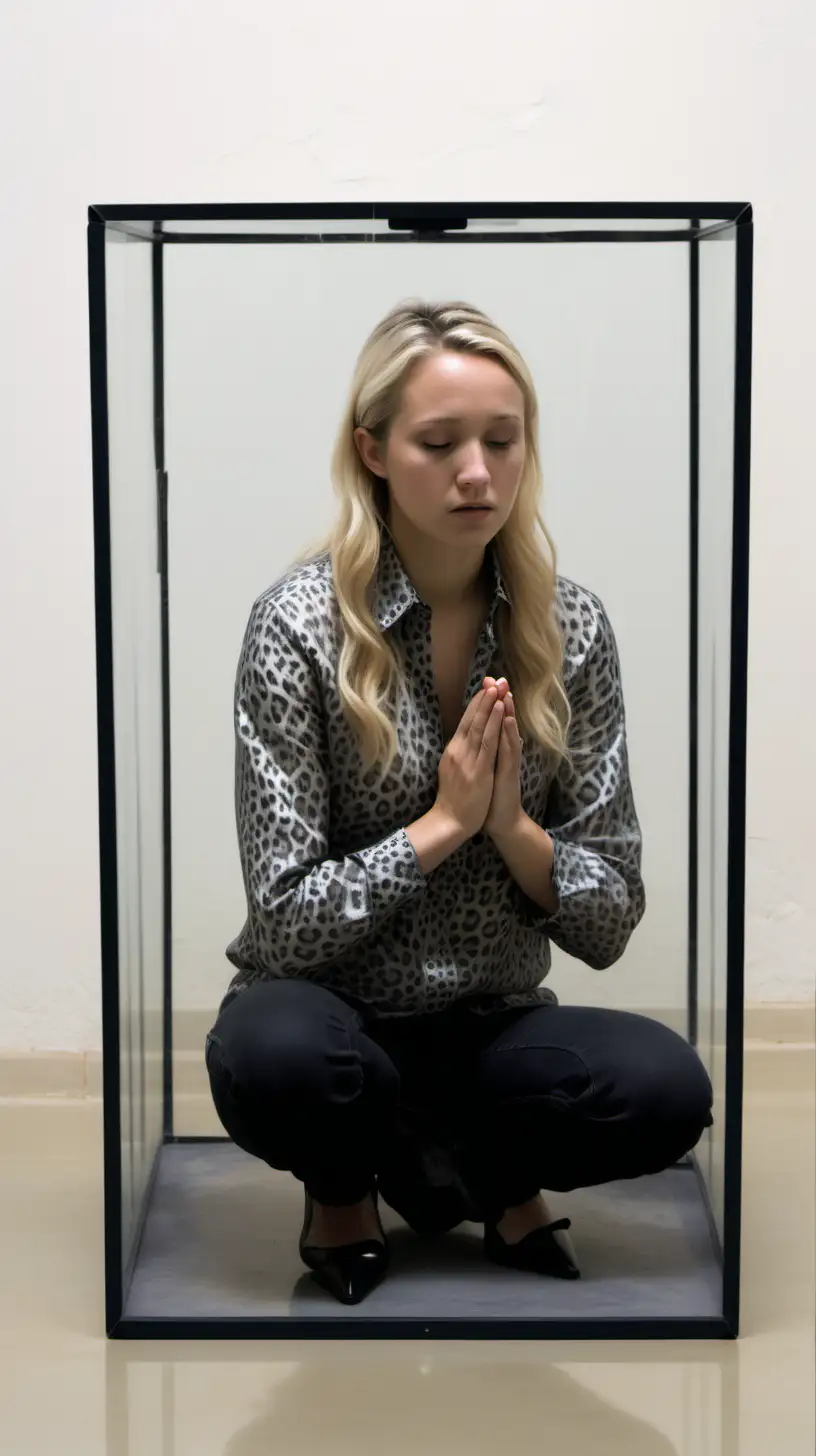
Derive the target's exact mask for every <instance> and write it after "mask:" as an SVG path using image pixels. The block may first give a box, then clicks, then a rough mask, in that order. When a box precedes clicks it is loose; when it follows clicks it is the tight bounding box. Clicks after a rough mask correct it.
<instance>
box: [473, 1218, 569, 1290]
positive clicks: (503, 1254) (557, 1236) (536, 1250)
mask: <svg viewBox="0 0 816 1456" xmlns="http://www.w3.org/2000/svg"><path fill="white" fill-rule="evenodd" d="M571 1223H572V1219H570V1218H557V1219H555V1221H554V1222H553V1223H548V1224H545V1225H544V1227H543V1228H537V1229H533V1230H532V1233H529V1234H525V1236H524V1238H523V1239H519V1241H518V1243H517V1244H508V1243H505V1241H504V1239H503V1238H502V1236H501V1234H500V1233H499V1231H498V1229H497V1227H496V1225H495V1224H488V1223H486V1224H485V1237H484V1256H485V1258H486V1259H489V1260H490V1262H491V1264H503V1265H504V1266H505V1268H508V1269H527V1270H529V1272H530V1273H531V1274H551V1275H552V1276H553V1277H554V1278H555V1279H580V1277H581V1271H580V1269H579V1268H578V1264H577V1262H576V1258H575V1250H574V1248H573V1247H572V1239H571V1238H570V1236H569V1234H567V1233H566V1232H564V1230H566V1229H568V1228H569V1227H570V1225H571Z"/></svg>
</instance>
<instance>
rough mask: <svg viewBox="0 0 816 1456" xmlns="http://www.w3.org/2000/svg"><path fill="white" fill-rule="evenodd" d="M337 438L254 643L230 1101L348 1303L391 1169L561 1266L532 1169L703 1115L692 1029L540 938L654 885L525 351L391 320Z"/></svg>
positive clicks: (619, 944)
mask: <svg viewBox="0 0 816 1456" xmlns="http://www.w3.org/2000/svg"><path fill="white" fill-rule="evenodd" d="M332 463H333V471H332V477H333V484H334V488H335V491H336V492H337V495H338V497H339V510H338V512H337V518H336V520H335V523H334V525H333V527H332V529H331V532H330V534H329V536H328V537H327V538H325V539H324V540H323V541H322V542H320V543H319V544H318V545H316V546H314V547H313V548H312V550H310V551H307V552H305V553H304V554H303V555H302V556H301V557H299V558H298V559H297V561H296V562H295V564H294V565H293V566H292V567H291V568H290V569H289V570H288V571H287V572H286V574H285V575H284V576H283V577H281V578H280V579H279V580H278V581H277V582H275V583H274V585H272V586H271V587H269V589H268V590H267V591H265V592H264V593H263V594H262V595H261V596H260V597H259V598H258V599H257V601H256V602H255V603H254V605H253V608H252V611H251V614H250V618H249V622H248V625H247V628H246V633H245V637H244V642H243V647H242V651H241V656H240V661H239V665H238V672H237V679H236V684H235V735H236V779H235V802H236V814H237V826H238V841H239V848H240V855H241V866H242V872H243V878H244V885H245V890H246V897H247V919H246V923H245V925H244V927H243V929H242V931H241V933H240V934H239V935H238V936H237V937H236V939H235V940H233V941H232V942H231V944H230V945H229V947H228V948H227V952H226V954H227V957H228V959H229V961H230V962H231V964H232V965H234V966H235V967H236V968H237V972H236V974H235V976H234V977H233V979H232V981H231V982H230V985H229V987H228V989H227V993H226V995H225V996H224V999H223V1000H222V1002H221V1005H220V1007H219V1010H218V1015H217V1019H216V1021H215V1024H214V1026H213V1027H212V1030H211V1031H210V1033H209V1034H208V1036H207V1043H206V1052H205V1056H206V1062H207V1068H208V1072H209V1077H210V1085H211V1088H212V1095H213V1100H214V1103H215V1106H216V1109H217V1112H218V1115H219V1118H220V1120H221V1122H222V1124H223V1126H224V1127H225V1129H226V1131H227V1132H228V1134H229V1135H230V1137H231V1138H232V1139H233V1140H234V1141H235V1142H236V1143H237V1144H238V1145H239V1146H240V1147H242V1148H244V1149H245V1150H246V1151H248V1152H249V1153H251V1154H253V1155H255V1156H257V1157H258V1158H261V1159H263V1160H264V1161H266V1162H267V1163H268V1164H269V1165H270V1166H271V1167H273V1168H276V1169H282V1170H287V1171H290V1172H291V1173H293V1174H294V1176H295V1177H296V1178H297V1179H299V1180H300V1181H301V1182H302V1183H303V1184H304V1190H305V1216H304V1224H303V1231H302V1234H301V1238H300V1255H301V1257H302V1259H303V1262H304V1263H305V1264H306V1265H307V1267H309V1268H310V1269H311V1270H313V1272H314V1275H315V1277H316V1279H317V1280H318V1282H319V1283H320V1284H321V1285H323V1287H325V1288H326V1289H327V1290H329V1291H330V1292H331V1293H332V1294H333V1295H334V1296H335V1297H336V1298H337V1299H339V1300H341V1301H342V1302H344V1303H347V1304H353V1303H358V1302H359V1301H360V1300H361V1299H363V1298H364V1297H365V1296H366V1294H368V1293H369V1291H370V1290H371V1289H372V1288H373V1287H374V1286H375V1285H376V1284H377V1283H378V1282H379V1281H380V1280H381V1279H382V1278H383V1276H384V1275H385V1273H386V1270H387V1269H388V1266H389V1246H388V1240H387V1237H386V1234H385V1232H384V1229H383V1225H382V1222H381V1220H380V1214H379V1200H380V1198H382V1199H383V1200H384V1201H385V1202H387V1203H388V1204H389V1205H390V1206H391V1207H392V1208H393V1209H394V1210H395V1211H396V1212H397V1214H398V1215H399V1216H400V1217H401V1218H403V1219H404V1220H405V1221H406V1222H407V1223H408V1224H409V1225H410V1226H411V1227H412V1228H414V1229H416V1230H417V1231H418V1232H419V1233H421V1234H424V1235H433V1234H436V1233H440V1232H442V1231H444V1230H447V1229H450V1228H453V1227H455V1226H456V1225H457V1224H458V1223H460V1222H462V1221H463V1220H465V1219H469V1220H474V1221H477V1222H481V1223H483V1224H484V1229H485V1232H484V1253H485V1257H486V1258H487V1259H489V1260H490V1261H492V1262H494V1263H499V1264H503V1265H507V1266H510V1267H513V1268H518V1269H525V1270H529V1271H531V1272H533V1273H539V1274H551V1275H555V1276H557V1277H563V1278H576V1277H578V1275H579V1270H578V1265H577V1260H576V1256H575V1251H574V1248H573V1246H572V1243H571V1241H570V1239H569V1236H568V1235H567V1234H566V1232H565V1231H566V1229H567V1228H568V1227H569V1226H570V1222H571V1221H570V1219H569V1218H568V1217H560V1218H556V1217H555V1216H554V1214H553V1212H552V1210H551V1209H550V1207H549V1206H548V1204H547V1202H546V1200H545V1198H544V1196H543V1194H542V1189H544V1188H546V1189H547V1190H548V1191H549V1190H556V1191H558V1192H568V1191H569V1190H571V1189H574V1188H581V1187H587V1186H590V1185H594V1184H599V1183H604V1182H608V1181H610V1180H612V1179H618V1178H637V1177H640V1176H642V1175H644V1174H650V1173H657V1172H659V1171H661V1170H662V1169H664V1168H667V1167H669V1166H670V1165H672V1164H674V1163H675V1162H676V1161H677V1160H678V1159H679V1158H680V1157H682V1156H683V1154H685V1153H686V1152H688V1150H689V1149H690V1148H692V1147H693V1146H694V1145H695V1144H696V1143H697V1141H698V1140H699V1138H700V1137H701V1135H702V1132H703V1130H704V1128H706V1127H708V1126H710V1125H711V1123H712V1116H711V1105H712V1089H711V1083H710V1081H709V1078H708V1076H707V1074H706V1072H705V1069H704V1067H703V1065H702V1062H701V1061H700V1059H699V1057H698V1056H697V1054H696V1052H695V1051H694V1050H693V1049H692V1048H691V1047H690V1046H689V1045H688V1044H687V1043H686V1042H685V1041H684V1040H683V1038H681V1037H680V1036H678V1035H677V1034H676V1033H675V1032H673V1031H671V1030H669V1029H668V1028H667V1027H665V1026H664V1025H662V1024H661V1023H658V1022H656V1021H654V1020H652V1019H650V1018H647V1017H645V1016H640V1015H634V1014H632V1013H628V1012H625V1011H618V1010H607V1009H600V1008H593V1007H583V1006H569V1005H566V1006H564V1005H559V1004H558V1001H557V998H556V996H555V994H554V993H553V992H552V991H551V990H550V988H549V987H547V986H546V984H543V983H544V982H545V978H546V976H547V973H548V970H549V967H550V942H551V941H554V942H555V944H556V945H558V946H560V947H561V948H562V949H563V950H564V951H566V952H568V953H569V954H570V955H572V956H576V957H578V958H579V959H580V960H582V961H584V962H586V964H588V965H589V966H592V967H594V968H596V969H603V968H605V967H607V966H611V965H612V964H613V963H614V962H615V961H616V960H617V959H618V958H619V957H620V955H621V954H622V952H623V950H624V949H625V947H626V945H627V943H628V941H629V938H630V936H631V935H632V932H633V931H634V930H635V928H636V926H637V925H638V923H639V921H640V920H641V917H642V915H643V912H644V906H645V896H644V889H643V883H642V880H641V871H640V866H641V834H640V827H639V822H638V818H637V814H636V811H635V805H634V799H633V793H632V787H631V784H630V780H629V769H628V758H627V747H626V730H625V715H624V704H623V698H622V691H621V673H620V666H619V659H618V653H617V647H616V642H615V637H614V634H613V630H612V627H611V625H610V622H609V618H608V616H607V614H606V612H605V610H604V607H603V605H602V603H601V601H600V600H599V599H598V597H597V596H595V595H594V594H593V593H592V592H591V591H589V590H587V589H586V588H585V587H582V586H579V585H578V584H577V583H575V582H573V581H570V580H568V579H566V578H563V577H561V576H559V575H557V573H556V564H555V562H556V558H555V549H554V547H553V543H552V540H551V538H550V536H549V534H548V532H547V530H546V527H545V526H544V523H543V521H542V519H541V516H540V514H539V497H540V492H541V473H540V463H539V452H538V406H537V400H536V394H535V389H534V385H533V381H532V379H531V377H530V373H529V370H528V368H527V367H526V365H525V363H524V361H523V359H522V358H521V357H520V355H519V352H518V350H517V349H516V348H515V347H514V345H513V343H512V342H511V340H510V339H509V338H508V337H507V335H506V334H505V333H504V332H503V331H502V330H501V328H500V327H499V326H498V325H497V324H496V323H494V322H492V320H491V319H489V318H488V317H487V316H486V315H485V314H484V313H482V312H481V311H480V310H478V309H477V308H474V307H472V306H470V305H469V304H467V303H463V302H444V303H436V304H432V303H426V302H424V301H421V300H419V301H418V300H408V301H407V302H403V303H401V304H400V305H399V306H397V307H396V308H394V309H393V310H392V311H391V312H390V313H389V314H388V315H387V317H385V318H384V319H383V320H382V321H381V322H380V323H379V324H378V326H377V327H376V328H375V329H374V330H373V332H372V334H371V335H370V337H369V338H368V339H367V341H366V343H365V345H364V347H363V349H362V352H361V354H360V356H359V359H358V362H357V366H356V370H355V373H354V377H353V380H352V383H351V389H350V393H349V398H348V403H347V407H346V410H345V413H344V417H343V419H342V422H341V426H340V430H339V434H338V437H337V441H336V445H335V449H334V455H333V462H332Z"/></svg>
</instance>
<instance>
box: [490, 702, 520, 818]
mask: <svg viewBox="0 0 816 1456" xmlns="http://www.w3.org/2000/svg"><path fill="white" fill-rule="evenodd" d="M482 687H483V688H496V689H497V690H498V700H499V701H500V702H503V703H504V718H503V720H502V725H501V731H500V733H499V747H498V750H497V752H496V765H495V770H494V776H493V797H492V798H491V800H490V808H489V810H488V813H487V818H486V819H485V821H484V824H483V825H482V828H483V830H484V832H485V834H489V835H491V836H492V837H494V838H495V837H496V836H498V835H502V834H511V833H512V832H513V830H514V829H515V828H516V827H517V825H518V823H519V820H520V819H521V818H522V816H523V813H524V810H523V809H522V805H521V746H522V745H521V739H520V737H519V731H518V723H517V722H516V709H515V704H514V702H513V694H512V693H511V692H510V685H509V683H508V681H507V678H506V677H500V678H498V679H496V678H495V677H486V678H483V679H482Z"/></svg>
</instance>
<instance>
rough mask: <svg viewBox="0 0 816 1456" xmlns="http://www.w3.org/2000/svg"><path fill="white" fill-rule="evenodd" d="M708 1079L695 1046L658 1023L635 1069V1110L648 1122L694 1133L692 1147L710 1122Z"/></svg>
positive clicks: (711, 1118) (711, 1102)
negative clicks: (657, 1027)
mask: <svg viewBox="0 0 816 1456" xmlns="http://www.w3.org/2000/svg"><path fill="white" fill-rule="evenodd" d="M713 1101H714V1092H713V1088H712V1085H711V1079H710V1077H709V1075H708V1073H707V1071H706V1069H705V1067H704V1065H703V1063H702V1061H701V1059H700V1057H699V1055H698V1053H697V1052H696V1051H695V1049H694V1047H692V1046H690V1044H689V1043H688V1042H687V1041H686V1040H685V1039H684V1038H683V1037H682V1036H680V1035H679V1034H678V1033H677V1032H675V1031H672V1030H671V1029H670V1028H669V1027H666V1026H663V1025H660V1028H659V1031H658V1032H656V1033H653V1046H652V1052H651V1055H649V1056H645V1057H643V1058H642V1060H641V1061H640V1064H639V1065H638V1067H637V1068H636V1075H635V1090H634V1102H635V1107H634V1109H633V1110H634V1111H635V1112H636V1114H639V1115H640V1116H641V1117H643V1118H644V1119H646V1120H647V1121H649V1122H652V1121H654V1120H660V1121H662V1122H664V1123H669V1124H671V1125H672V1126H673V1127H677V1128H679V1129H687V1130H688V1131H689V1133H690V1134H693V1140H692V1142H690V1143H689V1147H691V1146H693V1143H695V1142H696V1141H697V1140H698V1138H699V1137H700V1135H701V1133H702V1132H703V1130H704V1128H706V1127H710V1126H711V1124H712V1122H713V1117H712V1113H711V1108H712V1104H713Z"/></svg>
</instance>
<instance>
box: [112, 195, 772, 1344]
mask: <svg viewBox="0 0 816 1456" xmlns="http://www.w3.org/2000/svg"><path fill="white" fill-rule="evenodd" d="M469 217H473V218H475V219H478V220H482V219H496V220H497V221H500V220H501V219H502V218H507V217H522V218H525V219H529V218H541V219H544V220H546V219H548V218H557V219H573V218H574V219H584V220H595V221H597V220H603V219H607V218H608V219H614V220H621V221H623V220H641V219H654V220H655V221H659V220H661V219H665V220H675V219H677V218H688V219H689V226H688V228H682V229H667V228H663V229H660V230H653V229H640V228H638V229H620V228H618V229H609V230H602V229H594V230H585V229H580V228H577V229H575V230H574V231H566V232H565V231H560V232H554V231H546V230H545V231H542V232H538V233H535V232H526V233H524V234H523V235H520V234H519V233H517V232H512V233H501V232H499V231H498V229H496V230H495V231H493V230H491V233H490V238H491V240H492V241H508V242H519V241H525V242H531V241H540V242H596V243H597V242H624V241H625V242H666V241H686V242H688V243H689V258H690V269H689V306H690V355H689V400H690V411H689V414H690V431H691V434H690V543H691V577H690V602H691V635H690V653H689V658H690V661H689V671H690V684H689V686H690V698H689V702H690V723H689V732H690V739H689V753H690V757H689V799H690V806H689V836H690V840H689V962H688V989H689V1025H688V1036H689V1040H690V1041H691V1043H692V1045H696V1041H697V944H696V912H697V864H696V834H697V752H698V747H697V728H698V722H697V712H698V710H697V641H698V617H697V589H698V573H697V544H698V460H699V454H698V452H699V436H698V423H699V419H698V410H699V243H700V240H701V239H703V238H706V237H709V236H711V235H712V234H714V233H717V232H722V231H725V230H727V229H729V228H734V229H735V232H736V248H737V258H736V356H735V367H736V380H735V406H734V496H733V540H732V547H733V561H732V592H731V683H730V725H729V730H730V739H729V809H728V823H729V870H728V965H727V998H728V1004H727V1015H726V1037H727V1045H726V1105H725V1207H724V1225H725V1229H724V1233H725V1236H724V1248H723V1249H722V1250H721V1254H722V1262H723V1312H722V1316H721V1317H711V1318H699V1319H697V1318H694V1319H691V1318H677V1319H672V1318H657V1319H626V1318H622V1319H597V1320H593V1319H575V1320H564V1319H535V1320H532V1319H525V1320H512V1319H509V1320H497V1319H484V1320H465V1319H450V1320H447V1319H431V1320H428V1321H427V1322H425V1321H423V1320H421V1319H404V1320H403V1319H390V1320H387V1319H381V1318H371V1319H367V1318H365V1317H362V1318H361V1317H360V1316H359V1315H358V1316H337V1317H336V1318H332V1319H308V1318H304V1319H296V1318H292V1319H289V1318H285V1317H277V1318H257V1319H251V1318H250V1319H243V1318H241V1319H223V1318H222V1319H212V1320H209V1319H201V1318H194V1319H173V1318H156V1319H148V1318H132V1317H131V1318H125V1317H123V1308H124V1300H125V1294H126V1290H127V1288H128V1287H129V1283H130V1277H131V1274H132V1267H133V1262H135V1258H136V1257H137V1255H138V1248H139V1243H140V1240H141V1233H142V1226H143V1222H144V1218H145V1216H146V1212H147V1208H148V1206H149V1202H150V1195H151V1192H152V1183H153V1179H155V1175H156V1169H157V1165H158V1161H159V1159H158V1157H157V1158H156V1162H155V1164H154V1168H153V1173H152V1177H151V1181H150V1186H149V1187H148V1191H147V1194H146V1196H145V1199H144V1205H143V1208H142V1215H141V1220H142V1226H140V1228H139V1231H138V1234H137V1237H136V1239H135V1240H134V1251H133V1256H132V1260H131V1263H130V1265H129V1268H128V1269H127V1270H123V1268H122V1231H121V1212H122V1210H121V1192H122V1183H121V1175H122V1168H121V1127H120V1067H119V1055H120V1047H119V964H118V882H117V845H116V791H115V784H116V780H115V740H114V716H113V655H112V653H113V642H112V598H111V552H110V499H109V453H108V451H109V436H108V407H107V333H106V296H105V233H106V230H108V229H114V230H117V231H124V232H126V233H128V234H129V235H131V236H134V237H138V238H140V239H142V240H144V241H149V242H150V243H151V245H152V265H153V274H152V306H153V364H154V369H153V380H154V444H155V459H156V489H157V509H158V540H159V549H158V561H157V570H158V573H159V575H160V579H161V605H162V691H163V700H162V702H163V753H164V783H163V812H164V913H165V922H164V942H163V944H164V997H163V1021H164V1026H163V1052H164V1056H163V1095H164V1108H163V1143H170V1142H209V1141H213V1142H224V1141H228V1139H226V1138H220V1137H219V1138H197V1137H177V1136H175V1135H174V1132H173V1075H172V1045H173V1027H172V883H171V863H172V860H171V852H170V850H171V820H170V805H171V792H170V789H171V780H170V773H171V763H170V707H169V704H170V678H169V588H168V573H167V561H168V553H167V499H168V481H167V473H166V471H165V459H164V320H163V250H164V248H165V247H166V246H168V245H172V244H176V243H183V244H195V243H208V242H215V241H217V242H220V243H223V242H226V241H230V242H252V243H256V244H257V243H276V242H281V241H286V242H291V241H293V238H297V237H299V238H300V239H301V240H302V241H303V242H315V241H321V242H325V241H327V240H331V241H338V240H341V239H342V240H344V241H349V240H352V239H354V240H360V241H362V240H366V241H372V240H376V241H377V242H378V243H394V242H403V241H408V242H417V241H421V240H433V241H434V242H437V243H438V242H446V241H452V242H457V243H460V242H462V241H470V236H467V237H465V238H463V237H462V236H461V233H462V231H463V230H464V229H465V228H467V226H468V218H469ZM167 219H170V220H171V221H172V222H173V224H174V225H175V224H177V223H184V222H188V221H195V222H201V221H212V222H224V221H227V222H241V221H264V220H268V221H273V220H275V221H280V220H291V221H293V222H297V221H298V220H301V221H305V220H309V219H312V220H315V219H334V220H339V221H346V220H348V221H353V220H372V221H382V220H384V219H387V220H388V224H389V233H388V234H386V233H377V234H376V236H375V235H374V234H372V233H368V234H367V233H365V232H355V233H342V234H341V233H339V232H338V233H332V234H331V235H330V239H327V237H326V235H325V234H324V235H323V236H322V237H318V236H317V235H315V234H314V233H303V234H300V235H298V234H297V233H296V232H293V231H291V230H290V231H288V232H286V233H282V232H277V233H272V234H266V235H264V234H261V233H255V232H250V233H239V232H236V231H233V230H231V231H230V232H229V233H223V232H220V233H203V232H192V233H191V232H187V231H180V230H178V228H175V226H174V230H168V228H167V223H166V220H167ZM710 219H714V220H715V221H714V222H713V224H711V225H710V226H707V227H706V226H703V223H704V221H705V220H710ZM140 223H144V224H150V226H149V227H140V226H135V225H134V224H140ZM471 236H472V235H471ZM752 276H753V214H752V208H751V206H750V204H747V203H689V202H685V203H618V204H614V203H583V204H582V203H547V204H531V203H512V202H506V203H498V204H496V203H485V202H478V203H429V202H426V203H375V204H362V203H356V204H355V203H348V204H346V203H329V204H325V205H322V204H308V203H302V204H301V203H297V204H291V205H288V204H270V205H267V204H257V203H254V204H247V205H245V206H240V205H233V204H213V205H206V204H205V205H198V204H187V203H185V204H179V205H172V204H171V205H162V206H154V205H144V204H138V205H134V206H132V207H131V206H124V205H115V206H93V207H90V208H89V210H88V286H89V328H90V372H91V406H92V449H93V492H94V540H95V562H96V565H95V610H96V651H97V691H98V698H97V732H98V751H99V771H98V772H99V845H100V877H101V905H100V914H101V945H102V1026H103V1042H104V1055H103V1097H104V1159H105V1169H104V1189H105V1304H106V1329H107V1333H108V1335H109V1336H111V1337H115V1338H126V1339H137V1340H138V1339H150V1340H152V1339H161V1338H165V1339H166V1338H173V1339H189V1338H206V1339H223V1338H241V1339H247V1338H259V1337H277V1336H285V1337H287V1338H310V1339H311V1338H317V1339H324V1338H332V1337H334V1338H337V1337H339V1338H343V1339H369V1338H383V1337H385V1338H398V1339H422V1338H424V1337H425V1336H427V1335H432V1336H433V1337H435V1338H440V1339H462V1338H490V1339H493V1338H496V1337H497V1336H498V1337H500V1338H504V1339H550V1340H552V1339H569V1340H574V1339H584V1340H585V1339H625V1340H631V1339H638V1340H639V1339H673V1338H681V1339H682V1338H685V1339H700V1338H709V1339H710V1338H726V1339H729V1338H736V1336H737V1335H738V1333H739V1267H740V1228H741V1219H740V1190H741V1168H742V1147H741V1136H742V1090H743V1088H742V1079H743V1046H742V1038H743V1011H744V994H743V959H744V894H745V769H746V709H747V670H748V638H747V628H748V538H749V482H750V412H751V331H752ZM689 1166H691V1167H693V1168H694V1169H695V1171H696V1172H697V1176H698V1178H699V1180H700V1186H701V1191H702V1192H703V1195H704V1197H705V1201H706V1205H707V1207H708V1198H707V1190H706V1188H705V1183H704V1181H703V1180H702V1178H701V1177H700V1174H699V1169H698V1168H697V1164H696V1159H695V1158H694V1155H693V1154H692V1155H691V1157H690V1160H689ZM708 1213H709V1218H710V1221H711V1223H712V1236H713V1237H714V1239H715V1243H716V1244H718V1243H719V1241H718V1239H717V1236H716V1230H714V1228H713V1218H712V1217H711V1210H710V1207H709V1208H708Z"/></svg>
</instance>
